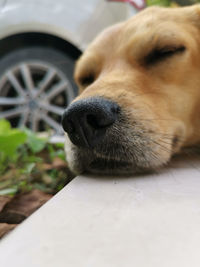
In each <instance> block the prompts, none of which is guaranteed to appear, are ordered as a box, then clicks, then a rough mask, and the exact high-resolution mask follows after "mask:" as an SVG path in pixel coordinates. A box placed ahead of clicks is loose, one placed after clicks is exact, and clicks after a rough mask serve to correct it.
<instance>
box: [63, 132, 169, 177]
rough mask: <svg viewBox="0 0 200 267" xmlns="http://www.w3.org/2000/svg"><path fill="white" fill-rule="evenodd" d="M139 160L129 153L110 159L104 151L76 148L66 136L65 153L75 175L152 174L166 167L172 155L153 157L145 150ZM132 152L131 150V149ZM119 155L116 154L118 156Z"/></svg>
mask: <svg viewBox="0 0 200 267" xmlns="http://www.w3.org/2000/svg"><path fill="white" fill-rule="evenodd" d="M143 149H144V151H142V156H141V157H140V158H138V159H136V158H135V157H134V159H133V158H131V157H130V153H129V151H126V153H124V154H121V156H118V157H117V156H116V157H109V156H108V155H107V154H106V153H105V152H104V151H92V150H89V149H83V148H79V147H77V146H75V145H74V144H73V143H72V142H71V141H70V139H69V137H68V136H67V135H66V143H65V152H66V159H67V162H68V166H69V168H70V170H71V171H72V172H73V173H74V174H75V175H78V174H81V173H91V174H102V175H103V174H105V175H132V174H136V173H146V172H152V171H155V170H157V169H158V168H160V167H161V166H163V165H165V164H166V163H167V162H168V161H169V159H170V156H171V155H168V156H166V155H165V156H163V155H162V156H163V157H161V155H159V156H158V157H159V160H158V159H157V158H155V157H152V154H151V153H149V149H147V150H146V153H145V148H143ZM130 151H131V149H130ZM150 152H151V151H150ZM117 154H118V153H117V152H116V155H117ZM155 159H156V160H155Z"/></svg>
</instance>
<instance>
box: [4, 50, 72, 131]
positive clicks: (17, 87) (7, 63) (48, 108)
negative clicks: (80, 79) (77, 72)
mask: <svg viewBox="0 0 200 267" xmlns="http://www.w3.org/2000/svg"><path fill="white" fill-rule="evenodd" d="M73 66H74V59H73V58H70V57H69V56H67V55H65V54H64V53H62V52H59V51H57V50H55V49H52V48H45V47H31V48H24V49H20V50H15V51H13V52H11V53H9V54H7V55H6V56H4V57H3V58H2V59H1V60H0V118H5V119H9V120H10V122H11V124H12V125H13V126H14V127H23V126H26V127H28V128H30V129H32V130H33V131H35V132H38V131H46V130H49V129H51V130H52V131H51V132H52V133H54V134H56V135H57V134H59V135H61V134H63V130H62V128H61V126H60V120H61V116H62V113H63V111H64V109H65V107H66V106H67V105H68V104H69V103H70V102H71V101H72V99H73V98H74V97H75V95H76V93H77V89H76V86H75V84H74V82H73V79H72V77H73Z"/></svg>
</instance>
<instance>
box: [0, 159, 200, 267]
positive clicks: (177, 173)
mask: <svg viewBox="0 0 200 267" xmlns="http://www.w3.org/2000/svg"><path fill="white" fill-rule="evenodd" d="M199 250H200V160H192V161H190V160H189V158H188V159H185V160H174V161H173V163H172V164H171V167H170V168H166V169H165V170H163V171H162V173H160V174H157V175H146V176H137V177H129V178H120V177H118V178H111V177H110V178H103V177H99V178H97V177H96V178H94V177H77V178H76V179H74V180H73V182H71V183H70V184H69V185H68V186H66V187H65V188H64V189H63V190H62V191H61V192H60V193H58V194H57V195H56V196H55V197H54V198H53V199H52V200H50V201H49V202H48V203H47V204H46V205H44V206H43V207H42V208H41V209H39V210H38V211H37V212H36V213H35V214H33V215H32V216H31V217H30V218H29V219H27V220H26V221H25V222H24V223H23V224H22V225H21V226H19V227H18V228H17V229H16V230H15V231H13V232H12V233H11V234H9V235H8V236H7V237H6V238H5V239H3V240H2V241H1V243H0V266H1V267H13V266H15V267H68V266H69V267H134V266H136V267H190V266H191V267H199V266H200V253H199Z"/></svg>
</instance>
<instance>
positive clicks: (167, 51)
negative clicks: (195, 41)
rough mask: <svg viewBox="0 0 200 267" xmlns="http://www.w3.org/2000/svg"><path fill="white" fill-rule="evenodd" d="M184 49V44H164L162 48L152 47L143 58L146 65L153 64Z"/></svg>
mask: <svg viewBox="0 0 200 267" xmlns="http://www.w3.org/2000/svg"><path fill="white" fill-rule="evenodd" d="M185 50H186V47H185V46H184V45H179V46H165V47H162V48H154V49H153V50H152V51H151V52H150V53H149V54H148V55H147V56H146V58H145V63H146V64H147V65H151V64H155V63H157V62H160V61H163V60H164V59H166V58H168V57H171V56H173V55H175V54H178V53H182V52H184V51H185Z"/></svg>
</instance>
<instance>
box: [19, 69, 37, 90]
mask: <svg viewBox="0 0 200 267" xmlns="http://www.w3.org/2000/svg"><path fill="white" fill-rule="evenodd" d="M20 70H21V74H22V77H23V80H24V83H25V86H26V88H27V89H28V90H29V93H31V94H32V93H33V92H32V91H33V89H34V83H33V79H32V77H31V72H30V69H29V67H28V65H27V64H22V65H21V66H20Z"/></svg>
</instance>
